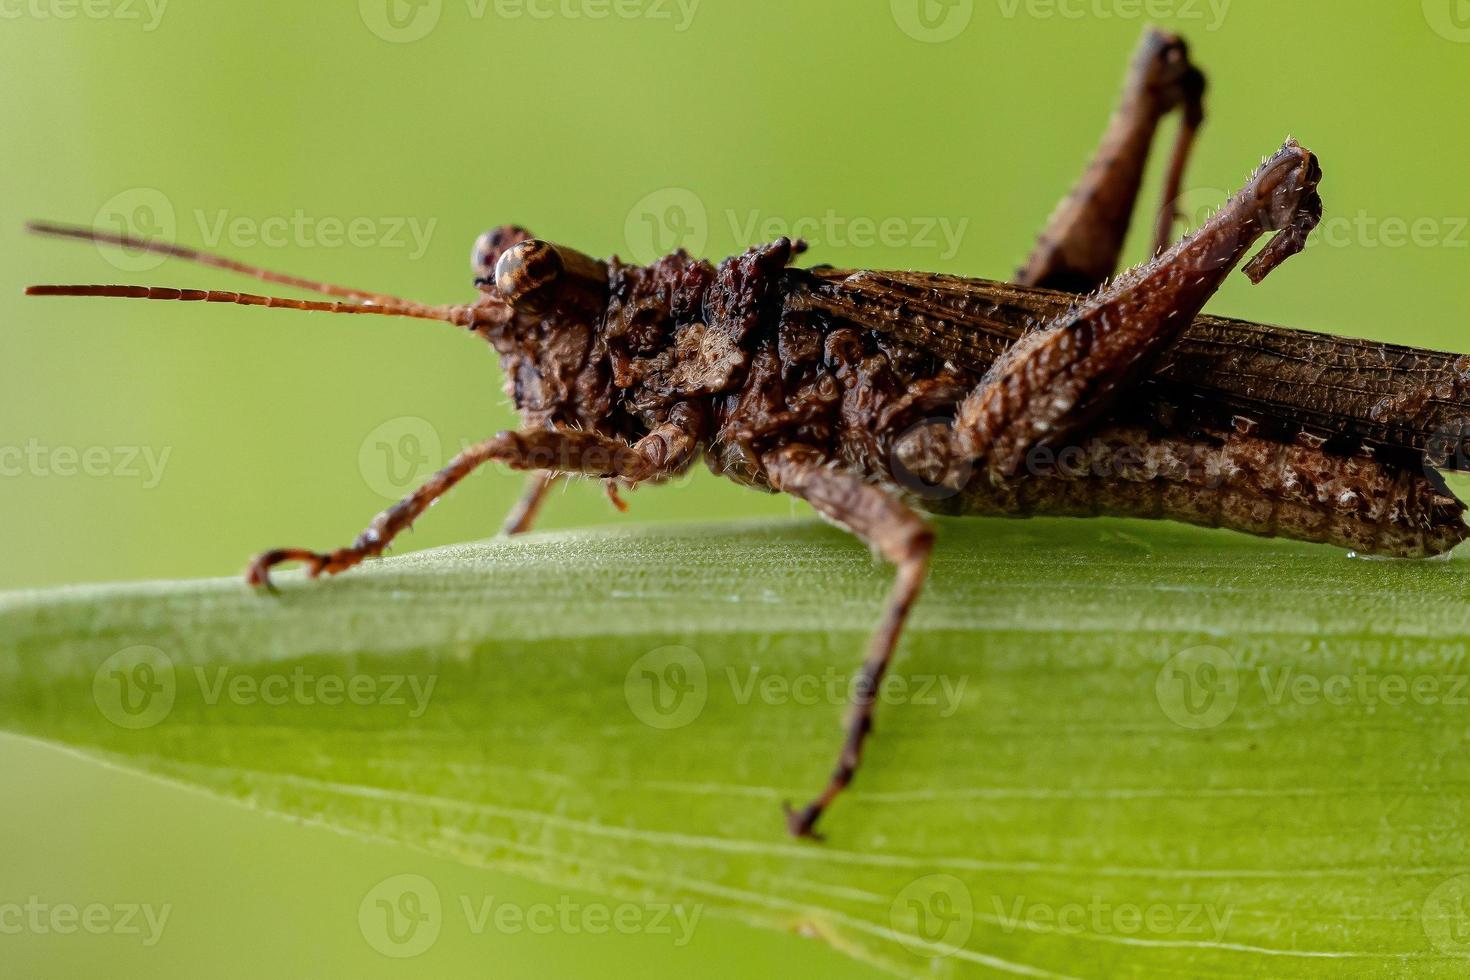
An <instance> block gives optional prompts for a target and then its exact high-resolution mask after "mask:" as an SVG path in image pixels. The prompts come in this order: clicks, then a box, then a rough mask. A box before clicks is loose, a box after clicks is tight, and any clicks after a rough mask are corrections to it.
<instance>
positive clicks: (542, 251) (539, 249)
mask: <svg viewBox="0 0 1470 980" xmlns="http://www.w3.org/2000/svg"><path fill="white" fill-rule="evenodd" d="M565 269H566V265H565V263H564V262H563V261H562V257H561V253H560V252H558V251H557V250H556V246H554V245H552V244H551V243H550V242H543V241H541V240H540V239H532V240H531V241H529V242H521V243H520V244H519V245H514V246H512V247H511V248H510V249H508V250H507V251H506V252H505V254H504V255H502V256H501V257H500V261H499V262H498V263H496V265H495V288H496V290H497V291H499V293H500V295H501V296H502V297H504V298H505V300H506V302H508V303H510V305H511V306H513V307H515V309H516V311H517V312H520V313H539V312H541V311H542V310H545V309H546V308H547V307H548V306H550V305H551V300H552V298H553V297H554V296H555V295H556V286H557V283H558V282H559V281H560V280H561V276H562V272H563V271H565Z"/></svg>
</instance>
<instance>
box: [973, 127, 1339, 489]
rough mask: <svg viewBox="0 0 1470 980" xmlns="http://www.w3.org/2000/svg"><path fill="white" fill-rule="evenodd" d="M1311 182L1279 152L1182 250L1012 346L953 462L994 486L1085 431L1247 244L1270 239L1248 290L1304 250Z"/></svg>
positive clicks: (1318, 202)
mask: <svg viewBox="0 0 1470 980" xmlns="http://www.w3.org/2000/svg"><path fill="white" fill-rule="evenodd" d="M1321 176H1322V172H1321V168H1320V167H1319V166H1318V164H1317V161H1316V158H1315V157H1314V156H1313V155H1312V154H1311V153H1310V152H1309V151H1307V150H1306V149H1304V148H1303V147H1301V146H1299V145H1298V144H1297V143H1296V142H1295V141H1291V140H1289V141H1287V143H1286V145H1285V146H1284V147H1282V149H1281V150H1280V151H1279V152H1277V153H1276V155H1275V156H1273V157H1271V158H1270V159H1269V160H1267V161H1266V162H1265V163H1264V164H1262V165H1261V167H1260V169H1258V170H1257V171H1256V173H1255V174H1254V176H1252V178H1251V180H1250V182H1249V183H1247V184H1246V186H1245V187H1244V188H1243V189H1242V190H1241V191H1240V192H1239V193H1238V194H1236V195H1235V197H1233V198H1232V199H1231V200H1230V201H1229V202H1228V203H1226V205H1225V206H1224V207H1223V208H1221V209H1220V211H1219V212H1217V213H1216V214H1215V215H1214V217H1212V218H1211V219H1210V220H1209V221H1207V222H1206V223H1205V225H1204V226H1203V227H1202V228H1201V229H1200V230H1199V231H1198V232H1196V233H1195V234H1194V235H1192V236H1191V237H1190V238H1188V239H1186V240H1184V241H1182V242H1180V243H1179V244H1178V245H1176V246H1174V248H1172V249H1171V250H1169V251H1168V252H1166V253H1165V254H1163V255H1161V256H1159V257H1158V258H1156V259H1154V261H1152V262H1151V263H1149V264H1148V265H1145V266H1142V267H1140V268H1138V269H1136V270H1134V271H1133V272H1131V273H1129V274H1128V275H1126V276H1123V277H1121V278H1120V279H1118V280H1117V281H1116V282H1115V283H1114V284H1113V285H1112V286H1111V287H1109V288H1108V289H1107V290H1106V291H1104V292H1102V293H1100V294H1098V295H1097V296H1095V297H1093V298H1091V299H1090V300H1088V301H1087V302H1086V303H1084V304H1083V305H1081V306H1079V307H1077V308H1076V309H1073V310H1071V311H1069V312H1068V313H1066V314H1064V315H1063V316H1061V317H1059V318H1058V319H1056V320H1053V321H1052V322H1051V323H1050V324H1048V325H1047V326H1045V327H1043V328H1042V329H1040V330H1037V331H1035V332H1034V333H1031V334H1028V335H1026V336H1025V337H1023V338H1022V339H1021V340H1019V341H1017V342H1016V343H1015V344H1014V345H1013V346H1012V347H1011V348H1010V349H1009V350H1007V351H1006V352H1005V354H1003V355H1002V356H1001V357H1000V358H999V359H997V360H996V361H995V363H994V364H993V365H992V366H991V368H990V370H989V371H987V372H986V374H985V377H984V378H983V379H982V380H981V381H980V383H979V384H978V385H977V386H976V387H975V389H974V390H973V391H972V392H971V393H970V394H969V396H967V397H966V399H965V400H964V402H963V403H961V405H960V408H959V411H958V412H957V414H956V416H955V422H954V436H955V441H956V449H957V450H958V452H959V454H960V455H961V456H963V457H964V458H966V459H970V460H976V461H981V460H983V461H985V462H986V465H987V467H988V469H989V471H990V475H991V478H992V479H993V480H996V481H1000V480H1003V479H1005V478H1007V477H1010V476H1012V475H1014V474H1015V473H1016V472H1017V471H1018V470H1019V469H1020V468H1021V466H1022V464H1023V463H1024V462H1025V459H1026V457H1027V455H1028V454H1029V453H1030V451H1031V450H1032V449H1033V448H1035V447H1037V446H1040V445H1057V444H1059V442H1060V440H1062V439H1064V438H1065V437H1066V436H1068V435H1069V434H1071V433H1074V432H1076V431H1078V430H1079V429H1082V428H1085V427H1086V426H1088V425H1090V424H1091V423H1093V422H1095V421H1097V420H1098V419H1099V418H1100V417H1101V416H1102V415H1104V414H1105V413H1106V412H1107V411H1108V410H1109V409H1110V408H1111V407H1112V405H1113V403H1114V400H1115V399H1116V397H1117V396H1118V394H1119V392H1121V391H1126V390H1127V387H1128V385H1129V384H1130V383H1131V382H1132V381H1134V380H1135V379H1136V378H1137V377H1138V376H1139V374H1140V373H1141V372H1142V371H1143V370H1144V369H1145V368H1147V367H1148V365H1149V363H1150V362H1151V360H1152V358H1153V357H1155V356H1156V355H1157V354H1158V353H1159V352H1160V351H1161V350H1163V349H1164V348H1165V347H1167V346H1168V345H1169V344H1170V343H1172V342H1173V340H1174V338H1175V337H1177V336H1178V335H1179V333H1180V332H1182V331H1183V330H1184V328H1185V327H1187V326H1188V325H1189V324H1190V323H1192V322H1193V321H1194V318H1195V317H1196V316H1197V315H1198V314H1199V312H1200V310H1201V309H1202V308H1203V307H1204V305H1205V303H1206V302H1207V301H1208V300H1209V298H1210V297H1211V296H1212V295H1214V293H1215V291H1216V290H1217V289H1219V287H1220V284H1221V283H1222V282H1224V280H1225V277H1226V276H1227V275H1229V273H1230V271H1231V270H1232V269H1234V268H1235V266H1236V265H1237V264H1238V263H1239V262H1240V260H1241V259H1242V258H1244V256H1245V253H1246V252H1247V251H1248V250H1249V249H1250V248H1251V247H1252V246H1253V245H1254V244H1255V242H1256V240H1257V239H1259V238H1260V237H1261V236H1262V235H1265V234H1267V233H1269V232H1276V235H1275V237H1273V238H1272V239H1271V241H1270V242H1269V243H1268V244H1267V245H1266V247H1265V248H1264V249H1262V250H1261V252H1260V254H1259V255H1257V256H1256V257H1255V258H1254V259H1252V260H1251V262H1250V263H1249V264H1248V265H1247V266H1246V268H1245V272H1246V274H1247V275H1248V276H1249V277H1250V278H1251V280H1252V281H1254V282H1260V281H1261V280H1262V279H1264V278H1265V277H1266V276H1267V275H1268V274H1270V272H1271V271H1272V270H1273V269H1275V268H1276V267H1277V266H1278V265H1280V264H1281V263H1282V262H1283V261H1285V260H1286V259H1287V258H1288V257H1290V256H1291V255H1294V254H1295V253H1297V252H1299V251H1301V250H1302V248H1304V247H1305V245H1306V238H1307V235H1308V234H1309V233H1310V232H1311V230H1312V229H1313V228H1315V227H1316V225H1317V223H1318V222H1319V221H1320V220H1321V218H1322V199H1321V197H1320V196H1318V194H1317V184H1318V182H1319V181H1320V179H1321Z"/></svg>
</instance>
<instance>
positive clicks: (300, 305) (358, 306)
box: [26, 285, 490, 329]
mask: <svg viewBox="0 0 1470 980" xmlns="http://www.w3.org/2000/svg"><path fill="white" fill-rule="evenodd" d="M26 295H27V296H106V297H110V298H113V299H153V300H175V301H178V302H183V303H229V304H233V305H235V306H265V307H269V308H272V309H281V310H312V311H316V312H319V313H367V314H374V315H377V316H406V317H414V318H416V319H419V320H439V321H441V322H443V323H452V324H454V325H455V326H459V327H465V328H466V329H474V327H475V326H476V325H477V324H478V323H479V322H481V321H482V320H488V319H490V318H489V317H487V316H485V313H486V312H488V311H484V310H479V309H477V308H476V307H473V306H425V305H423V304H421V303H335V302H333V303H329V302H323V301H320V300H309V299H286V298H284V297H281V296H257V295H255V294H254V293H233V292H228V291H226V290H220V289H173V288H170V287H166V286H100V285H97V286H92V285H78V286H53V285H46V286H28V287H27V288H26Z"/></svg>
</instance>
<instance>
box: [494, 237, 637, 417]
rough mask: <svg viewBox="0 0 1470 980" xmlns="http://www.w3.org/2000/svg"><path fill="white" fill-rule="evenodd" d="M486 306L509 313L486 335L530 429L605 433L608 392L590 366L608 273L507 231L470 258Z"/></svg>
mask: <svg viewBox="0 0 1470 980" xmlns="http://www.w3.org/2000/svg"><path fill="white" fill-rule="evenodd" d="M471 261H472V264H473V266H474V270H475V275H476V285H477V286H479V288H480V290H481V294H482V297H481V305H490V306H496V307H500V308H501V309H504V310H507V311H508V315H506V316H503V317H489V318H486V320H485V321H483V323H484V325H483V326H482V327H481V332H483V333H484V335H485V336H486V337H487V339H488V340H489V341H490V343H491V344H492V345H493V346H494V347H495V349H496V351H497V352H499V354H500V359H501V366H502V367H503V368H504V370H505V373H506V391H507V393H508V394H509V395H510V396H511V398H512V399H513V400H514V401H515V405H516V408H517V409H518V410H519V411H520V412H521V414H522V416H523V417H524V418H525V420H526V423H527V424H528V425H544V424H547V423H549V422H557V423H562V424H573V425H578V426H582V427H585V428H589V429H592V428H602V427H603V426H604V425H605V424H606V419H607V414H608V413H607V408H608V404H607V403H608V397H609V396H608V391H609V386H608V382H607V380H606V377H605V375H606V372H605V371H601V370H598V368H597V365H596V364H595V363H594V362H593V350H594V346H595V341H596V338H597V334H598V331H599V329H600V327H601V324H602V320H603V316H604V314H605V312H606V309H607V301H608V269H607V265H606V264H605V263H603V262H601V261H598V260H597V259H593V258H589V257H588V256H586V255H583V254H582V253H581V252H578V251H576V250H574V249H569V248H566V247H564V246H559V245H553V244H551V243H550V242H547V241H543V240H541V239H538V238H533V237H532V236H531V233H530V232H528V231H526V230H525V229H524V228H519V227H516V226H513V225H507V226H504V227H501V228H497V229H495V230H494V231H489V232H486V233H485V234H484V235H481V236H480V238H479V240H478V241H477V242H476V243H475V248H474V252H473V254H472V257H471Z"/></svg>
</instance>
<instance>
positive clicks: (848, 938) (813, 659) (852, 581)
mask: <svg viewBox="0 0 1470 980" xmlns="http://www.w3.org/2000/svg"><path fill="white" fill-rule="evenodd" d="M889 578H890V572H889V570H888V569H887V568H886V567H883V566H881V565H879V564H877V563H875V562H874V561H873V560H872V559H871V558H870V557H869V556H868V555H867V553H866V552H865V551H864V550H863V549H862V548H861V546H860V545H858V544H856V543H855V542H853V541H852V540H851V539H849V538H847V537H846V536H844V535H842V534H841V533H839V532H837V531H835V530H831V529H828V528H826V527H823V526H820V525H815V524H780V525H768V524H763V525H739V526H710V527H684V528H673V529H670V528H657V529H649V528H640V529H631V530H630V529H624V530H619V531H597V532H589V533H577V534H555V535H544V536H535V537H531V538H527V539H522V540H514V541H496V542H492V543H487V544H477V545H472V546H465V547H458V548H449V549H443V550H439V551H434V552H429V553H424V554H418V555H410V556H407V557H404V558H398V559H392V560H388V561H384V562H381V563H377V564H375V565H374V566H372V567H371V568H368V569H364V570H359V571H355V572H353V573H351V574H349V575H346V576H344V577H342V578H340V579H335V580H331V581H324V582H315V583H309V582H306V581H304V580H301V579H298V578H292V577H290V576H287V577H286V580H285V581H284V582H283V584H282V594H281V595H280V596H278V597H270V596H264V595H256V594H252V593H251V592H249V591H248V590H247V589H246V588H245V587H243V586H242V585H241V584H239V583H238V582H237V581H211V582H197V583H161V584H146V585H122V586H105V587H88V588H75V589H65V590H60V591H52V592H37V593H13V594H10V595H6V596H3V597H0V637H3V651H0V729H4V730H7V731H10V732H15V733H19V734H23V735H28V736H32V737H36V738H40V739H45V740H48V741H52V742H57V743H62V744H65V745H68V746H73V747H76V748H78V749H81V750H83V751H85V752H87V753H89V754H93V755H96V756H100V757H104V758H106V759H108V760H111V761H114V762H118V763H121V764H123V765H126V766H130V767H135V768H137V769H141V770H146V771H149V772H152V773H157V774H161V775H163V776H165V777H168V778H172V779H177V780H180V781H183V782H186V783H189V784H192V785H195V786H199V787H203V788H205V789H207V790H209V791H211V792H214V793H218V794H221V795H223V796H226V797H229V798H232V799H236V800H238V801H240V802H242V803H245V804H247V805H249V806H252V807H257V808H260V809H262V810H267V811H272V812H277V813H281V814H287V815H291V816H294V817H298V818H303V819H309V820H313V821H320V822H323V823H326V824H328V825H331V826H334V827H338V828H341V829H344V830H346V831H349V832H352V833H357V834H363V835H376V836H381V837H387V838H391V839H394V840H398V841H403V842H407V843H408V844H410V845H412V846H415V847H417V848H422V849H423V850H426V851H429V852H433V853H435V854H439V855H446V856H450V857H453V858H455V859H457V860H460V861H463V862H467V863H471V864H483V865H493V866H495V867H499V868H504V869H509V870H512V871H514V872H516V873H518V874H522V875H525V876H526V877H529V878H533V879H537V880H541V881H546V882H552V883H557V884H560V885H563V886H566V887H577V888H585V889H589V890H594V891H599V892H604V893H607V894H611V895H615V896H619V897H622V898H627V899H631V900H642V901H650V902H669V901H676V902H680V903H683V904H684V905H685V906H686V907H688V906H699V907H700V908H701V910H702V912H704V913H706V914H724V915H730V916H735V917H739V918H741V919H744V920H748V921H750V922H753V923H758V924H760V925H764V926H770V927H774V928H780V929H793V930H799V931H802V932H804V933H808V934H811V935H814V936H818V937H821V938H822V939H825V940H826V941H828V942H831V943H833V944H835V945H836V946H838V947H839V948H841V949H843V950H846V951H848V952H849V953H851V955H853V956H855V957H859V958H861V959H864V960H867V961H870V962H873V963H877V964H879V965H881V966H883V967H885V968H887V969H889V970H891V971H892V972H894V973H896V974H900V975H909V976H934V975H939V976H1015V975H1021V976H1041V977H1052V976H1066V977H1124V976H1136V977H1167V976H1181V977H1183V976H1188V977H1193V976H1201V975H1222V976H1261V977H1317V976H1323V977H1326V976H1343V975H1352V976H1367V977H1379V976H1382V977H1389V976H1404V975H1413V976H1446V977H1448V976H1463V975H1465V971H1466V967H1467V954H1470V841H1467V827H1470V819H1467V818H1470V752H1467V735H1470V685H1467V678H1470V657H1467V652H1466V637H1467V635H1470V606H1467V604H1466V601H1465V592H1466V589H1465V578H1466V576H1465V564H1464V562H1461V561H1444V562H1417V563H1414V562H1384V561H1359V560H1349V559H1348V558H1346V557H1344V556H1343V555H1342V554H1341V553H1339V552H1335V551H1331V550H1329V549H1323V548H1314V547H1309V546H1299V545H1293V544H1285V543H1279V542H1262V541H1256V540H1253V539H1249V538H1246V537H1243V536H1238V535H1231V534H1227V533H1223V532H1205V531H1197V530H1193V529H1188V528H1181V527H1175V526H1169V525H1157V526H1155V525H1144V524H1139V523H1125V522H1102V521H1092V522H1069V521H1035V522H1001V521H967V522H949V523H944V524H942V526H941V545H940V548H939V551H938V554H937V557H936V560H935V563H934V574H933V578H932V582H931V586H930V588H929V589H928V591H927V592H926V594H925V597H924V599H923V601H922V602H921V603H920V605H919V607H918V609H917V611H916V613H915V617H914V622H913V626H912V628H911V630H910V631H909V633H908V635H907V637H906V640H905V642H904V645H903V649H902V653H901V655H900V658H899V660H898V662H897V664H896V667H895V671H894V677H895V682H896V683H899V684H902V685H904V686H902V687H897V686H895V687H889V688H886V689H885V700H886V701H888V702H890V703H885V704H884V705H883V706H882V708H881V710H880V712H879V716H878V719H877V733H876V735H875V736H874V738H873V740H872V742H871V743H870V748H869V752H868V755H867V759H866V762H865V766H864V768H863V770H862V772H861V774H860V776H859V777H858V779H857V781H856V783H855V784H854V786H853V788H852V790H851V791H850V792H849V793H848V794H847V795H845V796H844V797H842V798H841V800H840V801H839V802H838V804H837V806H836V808H835V809H834V810H833V811H832V812H831V813H830V814H829V815H828V817H827V818H826V820H825V823H824V827H823V829H824V830H825V831H826V832H827V834H828V839H827V841H826V842H825V843H822V844H812V843H804V842H796V841H792V840H789V839H787V838H786V836H785V833H784V825H783V823H782V820H781V817H780V812H779V807H780V804H781V801H782V800H784V799H787V798H790V799H792V800H795V801H798V802H801V801H804V800H805V799H807V798H808V797H809V796H810V795H811V794H812V793H813V792H814V791H815V790H816V789H817V788H818V787H819V786H820V785H821V784H822V782H823V780H824V779H825V776H826V774H827V772H828V771H829V768H830V766H831V764H832V762H833V759H834V757H835V754H836V749H837V745H838V742H839V739H840V735H841V733H840V727H839V726H840V722H841V718H842V715H843V702H844V699H845V697H846V686H845V685H846V683H847V679H848V677H849V675H850V673H851V671H852V670H853V669H854V667H855V666H856V664H857V662H858V660H859V658H860V656H861V652H862V648H863V642H864V640H865V638H866V636H867V633H868V630H869V627H870V625H871V624H872V623H873V622H874V620H875V619H876V617H877V614H878V611H879V608H880V604H881V602H882V598H883V596H884V594H885V593H886V590H887V585H888V581H889ZM334 701H340V702H342V703H331V702H334Z"/></svg>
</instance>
